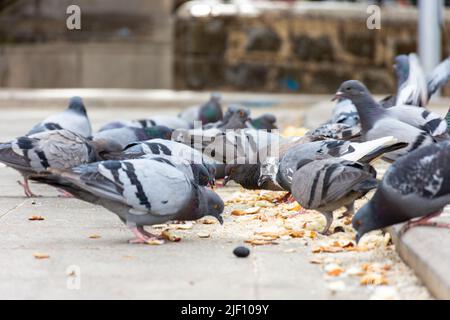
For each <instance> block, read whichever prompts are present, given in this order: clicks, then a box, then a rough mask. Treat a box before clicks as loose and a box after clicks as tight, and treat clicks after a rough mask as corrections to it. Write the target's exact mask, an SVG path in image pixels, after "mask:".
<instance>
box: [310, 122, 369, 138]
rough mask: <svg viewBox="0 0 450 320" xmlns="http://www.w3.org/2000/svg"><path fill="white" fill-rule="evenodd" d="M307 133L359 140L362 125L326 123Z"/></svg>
mask: <svg viewBox="0 0 450 320" xmlns="http://www.w3.org/2000/svg"><path fill="white" fill-rule="evenodd" d="M306 135H307V136H318V137H319V136H321V137H326V138H330V139H336V140H350V141H357V140H359V139H360V137H361V127H360V126H359V125H355V126H349V125H347V124H345V123H324V124H322V125H321V126H319V127H318V128H316V129H314V130H310V131H308V132H307V133H306Z"/></svg>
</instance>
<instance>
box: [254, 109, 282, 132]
mask: <svg viewBox="0 0 450 320" xmlns="http://www.w3.org/2000/svg"><path fill="white" fill-rule="evenodd" d="M275 122H277V118H276V117H275V116H274V115H273V114H270V113H266V114H263V115H262V116H261V117H258V118H255V119H253V120H251V124H252V126H253V127H254V128H255V129H259V130H271V129H277V126H276V125H275Z"/></svg>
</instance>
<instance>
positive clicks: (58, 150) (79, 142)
mask: <svg viewBox="0 0 450 320" xmlns="http://www.w3.org/2000/svg"><path fill="white" fill-rule="evenodd" d="M120 150H121V146H120V145H118V144H116V143H115V142H113V141H110V140H105V139H102V140H98V141H90V140H87V139H86V138H84V137H83V136H81V135H78V134H76V133H73V132H72V131H68V130H52V131H44V132H40V133H36V134H32V135H29V136H22V137H19V138H17V139H15V140H13V141H11V142H9V143H3V144H0V162H3V163H4V164H6V165H7V166H9V167H11V168H14V169H16V170H18V171H19V172H20V173H21V174H22V175H23V177H24V182H23V183H21V182H19V184H21V185H22V186H23V188H24V191H25V195H26V196H27V197H32V196H35V194H33V192H32V191H31V190H30V187H29V184H28V179H29V178H30V177H33V176H36V175H39V174H41V173H42V172H44V171H45V170H47V169H48V168H59V169H68V168H72V167H75V166H78V165H80V164H85V163H90V162H94V161H100V160H103V158H102V155H103V154H104V153H109V152H118V151H120Z"/></svg>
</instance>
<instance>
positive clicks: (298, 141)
mask: <svg viewBox="0 0 450 320" xmlns="http://www.w3.org/2000/svg"><path fill="white" fill-rule="evenodd" d="M250 137H251V136H250ZM250 137H249V141H252V139H250ZM277 138H278V139H277ZM267 140H268V141H267V142H264V143H262V142H260V143H259V144H258V143H257V144H255V145H260V147H259V148H255V149H256V150H257V157H251V158H252V159H253V160H256V161H253V162H252V163H250V161H249V159H250V157H247V159H245V157H238V158H236V159H233V161H232V162H231V161H229V162H227V163H226V164H225V168H224V171H225V172H224V174H225V179H224V185H225V184H227V183H228V181H235V182H237V183H239V184H240V185H241V186H242V187H244V188H245V189H251V190H255V189H263V190H273V191H283V190H286V189H284V188H283V187H282V186H280V184H278V183H277V180H276V178H275V177H276V173H275V174H274V176H273V177H272V176H271V175H269V172H272V170H273V168H272V167H271V165H273V166H276V167H277V168H278V162H277V161H278V159H279V158H282V157H283V156H284V154H285V153H287V152H289V150H291V149H293V148H296V147H297V146H300V145H303V144H308V143H310V142H313V141H322V140H323V138H321V137H313V136H305V137H295V138H291V139H281V138H280V137H278V136H276V135H273V134H271V135H269V136H268V139H267ZM256 141H258V140H256ZM236 145H238V144H236ZM274 145H275V147H274ZM238 150H242V151H241V152H245V151H244V150H245V148H242V149H238ZM250 154H251V152H250V150H247V155H250ZM275 162H276V163H275ZM263 170H266V171H263ZM262 175H264V177H263V178H261V176H262ZM265 175H267V176H268V177H267V178H266V177H265Z"/></svg>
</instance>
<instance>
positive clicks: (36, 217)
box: [28, 216, 45, 221]
mask: <svg viewBox="0 0 450 320" xmlns="http://www.w3.org/2000/svg"><path fill="white" fill-rule="evenodd" d="M28 220H30V221H42V220H45V218H44V217H42V216H30V217H29V218H28Z"/></svg>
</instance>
